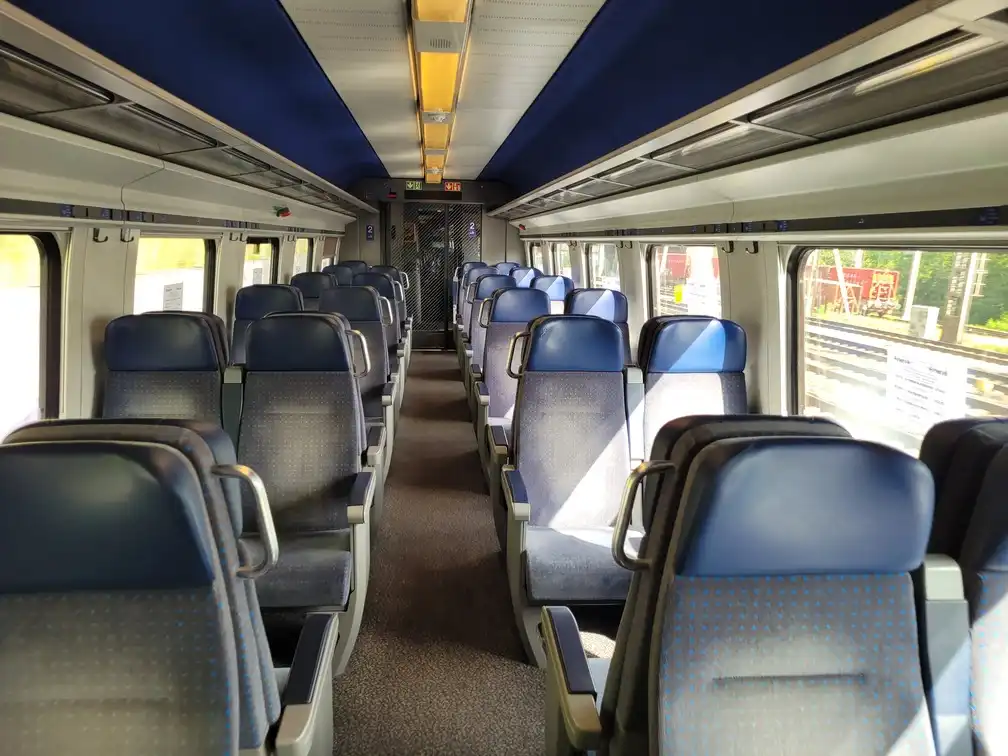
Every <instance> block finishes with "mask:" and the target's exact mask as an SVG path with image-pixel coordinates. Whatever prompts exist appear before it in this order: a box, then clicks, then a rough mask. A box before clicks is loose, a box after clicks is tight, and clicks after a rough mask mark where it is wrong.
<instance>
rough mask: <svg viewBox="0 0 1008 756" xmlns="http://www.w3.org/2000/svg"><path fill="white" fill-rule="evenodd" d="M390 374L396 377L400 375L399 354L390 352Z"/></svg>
mask: <svg viewBox="0 0 1008 756" xmlns="http://www.w3.org/2000/svg"><path fill="white" fill-rule="evenodd" d="M388 369H389V375H390V376H392V377H393V378H395V377H396V376H397V375H399V355H398V354H392V353H389V365H388Z"/></svg>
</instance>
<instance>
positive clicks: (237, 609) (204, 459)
mask: <svg viewBox="0 0 1008 756" xmlns="http://www.w3.org/2000/svg"><path fill="white" fill-rule="evenodd" d="M53 441H118V442H125V443H146V444H163V445H165V446H169V447H171V448H173V449H176V450H177V451H179V452H180V453H181V454H182V455H183V456H185V457H186V458H187V459H188V460H189V462H190V463H191V464H192V466H193V469H194V470H195V471H196V473H197V475H198V476H199V481H200V485H201V486H202V490H203V498H204V501H205V502H206V511H207V514H208V516H209V518H210V525H211V527H212V530H213V537H214V542H215V544H216V547H217V554H218V558H219V559H220V562H221V568H222V570H223V574H224V575H225V577H227V576H228V575H234V576H237V579H235V580H227V579H226V580H225V588H226V592H227V597H228V604H229V605H230V608H231V614H232V616H231V620H232V627H233V630H234V636H235V644H236V651H237V655H238V657H237V658H238V673H239V678H240V680H241V685H240V686H239V696H240V702H239V704H240V713H241V735H240V743H241V747H242V748H253V747H255V746H256V744H259V743H262V742H263V739H264V738H265V735H266V730H267V729H268V728H269V726H270V725H272V724H275V723H276V722H277V720H278V719H279V718H280V697H279V692H278V690H277V685H276V677H275V675H274V670H273V662H272V658H271V656H270V650H269V644H268V642H267V640H266V632H265V628H264V627H263V621H262V616H261V615H260V611H259V600H258V596H257V594H256V591H255V583H254V580H253V579H252V578H253V577H254V576H256V575H259V574H263V573H264V572H266V571H268V570H269V569H270V568H271V567H272V566H273V563H275V560H276V550H277V546H276V539H275V537H272V535H271V534H272V533H273V523H272V515H271V514H270V511H269V507H268V503H267V502H264V501H258V502H257V504H258V507H257V509H256V510H255V511H253V512H250V513H249V516H250V518H252V519H253V520H254V521H256V522H257V523H258V526H259V527H258V532H259V533H263V532H265V533H267V534H270V535H268V536H267V537H266V538H267V543H268V548H267V549H265V552H266V557H267V560H266V561H264V562H262V563H259V564H252V563H250V562H249V561H248V558H247V555H245V554H244V553H243V552H242V550H241V549H239V548H238V546H239V541H238V539H239V538H240V537H241V535H242V530H243V521H244V515H243V512H242V502H241V494H240V488H239V483H238V479H237V477H220V476H218V475H216V474H215V473H214V467H215V466H217V465H224V466H227V467H229V468H234V466H235V465H236V464H237V460H236V457H235V449H234V444H233V443H232V442H231V439H230V438H229V437H228V436H227V434H226V433H224V431H223V430H221V428H220V427H218V426H216V425H213V424H211V423H203V422H197V421H187V420H152V419H146V418H144V419H121V420H52V421H45V422H40V423H34V424H32V425H29V426H25V427H23V428H20V429H18V430H17V431H15V432H13V433H11V434H10V435H9V436H8V437H7V438H6V439H5V441H4V443H7V444H17V443H38V442H53ZM264 519H265V520H268V522H265V521H264Z"/></svg>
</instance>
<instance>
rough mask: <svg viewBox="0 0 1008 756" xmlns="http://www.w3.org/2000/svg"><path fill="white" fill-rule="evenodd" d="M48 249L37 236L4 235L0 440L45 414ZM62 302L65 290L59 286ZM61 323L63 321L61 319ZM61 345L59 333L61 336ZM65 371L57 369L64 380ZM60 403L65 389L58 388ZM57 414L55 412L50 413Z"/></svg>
mask: <svg viewBox="0 0 1008 756" xmlns="http://www.w3.org/2000/svg"><path fill="white" fill-rule="evenodd" d="M44 259H45V258H44V256H43V249H42V247H41V246H40V243H39V241H38V240H37V239H36V238H35V237H34V236H27V235H20V234H0V317H2V318H3V322H4V323H5V324H6V327H5V328H2V329H0V354H2V355H3V357H4V360H3V365H4V369H3V373H2V378H0V386H2V391H0V438H2V437H3V436H5V435H6V434H7V432H8V431H11V430H13V429H14V428H17V427H19V426H21V425H24V424H25V423H30V422H33V421H35V420H38V419H39V418H40V417H42V416H43V415H44V414H46V413H44V411H43V405H44V404H45V402H44V397H43V392H42V383H41V381H40V380H39V379H40V377H41V376H42V375H43V372H44V368H43V354H42V351H41V350H42V345H43V343H44V342H45V341H46V340H47V334H46V333H45V331H47V330H48V329H47V328H46V324H45V319H44V316H45V313H44V311H43V306H44V305H45V304H46V299H47V297H46V296H45V292H46V291H51V289H50V287H49V286H46V285H44V284H45V281H44V278H45V277H44V275H43V261H44ZM56 292H57V299H58V292H59V288H58V285H57V288H56ZM57 323H58V319H57ZM56 335H57V343H58V332H57V334H56ZM58 374H59V371H58V370H56V371H54V375H56V376H58ZM56 391H57V394H56V397H57V404H58V391H59V386H58V384H57V385H56ZM47 393H48V392H47ZM49 414H52V413H49Z"/></svg>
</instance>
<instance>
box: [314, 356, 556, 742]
mask: <svg viewBox="0 0 1008 756" xmlns="http://www.w3.org/2000/svg"><path fill="white" fill-rule="evenodd" d="M333 690H334V701H333V705H334V707H335V715H336V716H335V733H334V753H336V754H341V755H342V754H353V755H355V756H356V755H357V754H360V755H362V756H363V755H364V754H367V755H368V756H381V755H384V754H396V755H397V756H399V755H401V756H413V755H414V754H417V755H419V754H460V755H462V756H479V755H480V754H495V755H504V754H538V753H541V752H542V748H543V745H542V744H543V738H544V732H543V729H544V723H543V701H544V695H545V690H544V680H543V673H542V672H541V671H540V670H538V669H536V668H535V667H533V666H531V665H528V664H526V663H525V662H524V661H523V654H522V650H521V642H520V641H519V638H518V634H517V630H516V629H515V622H514V615H513V614H512V612H511V604H510V598H509V596H508V587H507V578H506V576H505V572H504V565H503V562H502V561H501V559H500V558H499V555H498V550H497V538H496V536H495V533H494V525H493V516H492V513H491V512H490V502H489V497H488V496H487V495H486V493H485V489H484V486H483V477H482V473H481V472H480V468H479V456H478V453H477V450H476V438H475V435H474V433H473V429H472V424H471V422H470V421H469V414H468V409H467V406H466V399H465V391H464V389H463V387H462V383H461V380H460V375H459V369H458V363H457V361H456V358H455V354H454V352H444V353H422V352H414V354H413V357H412V362H411V365H410V374H409V378H408V381H407V389H406V395H405V398H404V401H403V406H402V414H401V417H400V427H399V430H398V433H397V434H396V442H395V453H394V455H393V458H392V465H391V468H390V471H389V477H388V480H387V482H386V488H385V510H384V512H383V516H382V522H381V524H380V526H379V536H378V543H377V544H376V546H375V553H374V557H373V561H372V568H371V586H370V590H369V592H368V600H367V605H366V607H365V613H364V621H363V626H362V628H361V633H360V636H359V638H358V641H357V647H356V648H355V649H354V652H353V655H352V657H351V659H350V663H349V665H348V667H347V672H346V674H345V675H344V676H343V677H341V678H339V679H337V680H336V681H335V682H334V688H333Z"/></svg>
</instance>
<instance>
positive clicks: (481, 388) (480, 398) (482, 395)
mask: <svg viewBox="0 0 1008 756" xmlns="http://www.w3.org/2000/svg"><path fill="white" fill-rule="evenodd" d="M474 380H476V401H477V402H479V404H480V405H482V406H488V405H489V404H490V391H489V390H488V389H487V387H486V384H485V383H483V381H481V380H478V379H474ZM498 427H500V426H498ZM501 430H503V428H501Z"/></svg>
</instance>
